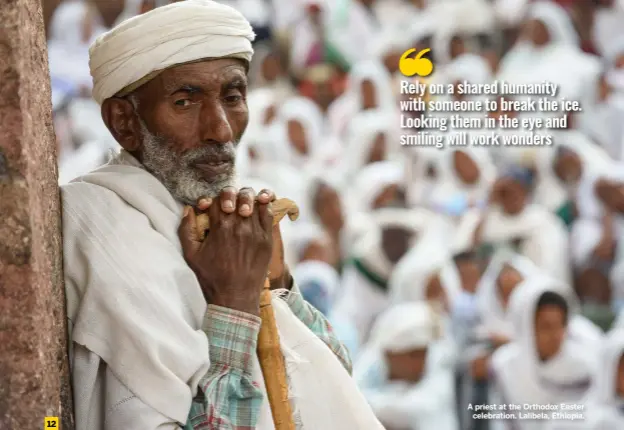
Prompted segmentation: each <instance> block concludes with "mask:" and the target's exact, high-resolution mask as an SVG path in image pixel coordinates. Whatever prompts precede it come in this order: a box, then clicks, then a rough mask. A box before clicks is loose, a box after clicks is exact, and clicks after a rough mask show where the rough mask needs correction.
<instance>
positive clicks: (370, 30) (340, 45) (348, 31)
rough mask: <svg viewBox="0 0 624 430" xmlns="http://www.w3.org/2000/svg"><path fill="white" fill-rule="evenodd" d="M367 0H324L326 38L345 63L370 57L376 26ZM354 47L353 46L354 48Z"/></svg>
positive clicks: (376, 32) (377, 27)
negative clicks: (325, 8) (326, 8)
mask: <svg viewBox="0 0 624 430" xmlns="http://www.w3.org/2000/svg"><path fill="white" fill-rule="evenodd" d="M372 3H373V2H371V1H369V0H334V1H330V2H327V5H328V13H327V17H326V21H325V28H326V34H327V40H328V42H329V43H331V45H332V46H333V47H334V48H335V49H336V51H337V52H338V53H339V54H340V55H341V56H342V57H343V58H344V59H345V61H346V63H347V64H349V65H353V64H355V63H356V62H357V61H359V60H360V59H362V58H365V59H366V58H370V57H371V55H372V49H373V47H374V41H375V37H376V35H377V34H378V33H379V26H378V24H377V21H376V19H375V16H374V14H373V11H372V10H371V9H370V7H369V6H370V4H372ZM355 46H357V49H354V47H355Z"/></svg>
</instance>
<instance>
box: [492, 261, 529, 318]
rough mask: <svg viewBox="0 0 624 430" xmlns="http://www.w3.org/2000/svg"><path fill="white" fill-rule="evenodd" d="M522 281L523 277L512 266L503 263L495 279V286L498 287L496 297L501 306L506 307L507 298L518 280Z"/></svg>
mask: <svg viewBox="0 0 624 430" xmlns="http://www.w3.org/2000/svg"><path fill="white" fill-rule="evenodd" d="M522 281H523V277H522V275H521V274H520V272H518V271H517V270H516V269H514V268H513V267H512V266H510V265H508V264H505V265H504V266H503V268H502V270H501V272H500V274H499V275H498V278H497V279H496V286H497V287H498V297H499V299H500V301H501V303H502V304H503V308H505V309H507V306H509V298H510V297H511V293H513V291H514V289H515V288H516V287H517V286H518V284H519V283H520V282H522Z"/></svg>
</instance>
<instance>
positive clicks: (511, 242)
mask: <svg viewBox="0 0 624 430" xmlns="http://www.w3.org/2000/svg"><path fill="white" fill-rule="evenodd" d="M532 189H533V179H532V175H531V174H530V173H529V172H528V171H527V170H525V169H520V168H516V167H513V168H510V169H509V170H508V171H507V173H506V174H504V175H503V176H502V177H501V178H499V180H498V181H497V182H496V184H495V185H494V188H493V190H492V195H491V198H490V203H489V205H488V207H487V208H486V209H485V210H479V209H475V210H472V211H469V212H467V213H466V214H465V215H464V216H463V217H462V219H461V221H460V225H459V227H458V230H457V234H458V236H459V237H460V238H462V237H470V235H472V240H473V241H474V244H476V245H490V246H493V247H495V248H512V249H514V250H515V251H516V252H518V253H519V254H521V255H524V256H525V257H527V258H529V259H530V260H531V261H533V262H534V263H535V264H536V265H537V266H538V267H540V268H542V269H543V270H545V271H546V272H547V273H548V274H550V275H551V276H554V277H555V278H557V279H561V280H563V281H564V282H566V283H569V282H570V281H571V271H570V267H569V266H570V264H569V257H568V254H569V250H568V248H569V247H568V232H567V230H566V227H565V225H564V224H563V222H562V221H561V220H560V219H559V218H558V217H557V216H556V215H555V214H553V213H551V212H550V211H549V210H548V209H546V208H544V207H542V206H539V205H537V204H535V203H533V202H532V196H531V192H532Z"/></svg>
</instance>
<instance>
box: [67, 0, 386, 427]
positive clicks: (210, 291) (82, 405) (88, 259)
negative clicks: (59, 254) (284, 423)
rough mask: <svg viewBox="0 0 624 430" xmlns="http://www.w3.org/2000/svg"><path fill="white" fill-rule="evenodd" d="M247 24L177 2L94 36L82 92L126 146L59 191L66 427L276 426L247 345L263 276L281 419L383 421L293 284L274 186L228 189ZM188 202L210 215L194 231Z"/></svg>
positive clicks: (243, 120)
mask: <svg viewBox="0 0 624 430" xmlns="http://www.w3.org/2000/svg"><path fill="white" fill-rule="evenodd" d="M253 37H254V34H253V32H252V29H251V27H250V25H249V23H248V22H247V21H246V20H245V19H244V18H243V17H242V15H240V14H239V13H238V12H236V11H235V10H234V9H232V8H230V7H227V6H224V5H220V4H218V3H215V2H213V1H209V0H187V1H184V2H179V3H174V4H171V5H169V6H165V7H162V8H159V9H155V10H153V11H151V12H148V13H146V14H144V15H141V16H139V17H135V18H133V19H131V20H128V21H126V22H124V23H122V24H120V25H119V26H117V27H116V28H114V29H113V30H111V31H110V32H108V33H106V34H104V35H102V36H101V37H100V38H99V39H98V40H97V41H96V42H95V43H94V45H93V46H92V47H91V51H90V56H91V61H90V66H91V73H92V75H93V80H94V88H93V95H94V98H95V99H96V101H97V102H98V103H100V104H101V106H102V117H103V119H104V122H105V123H106V125H107V127H108V129H109V130H110V132H111V133H112V135H113V136H114V137H115V139H116V140H117V142H119V144H120V145H121V146H122V147H123V150H122V152H121V153H120V154H119V155H118V156H116V157H115V158H114V159H113V160H112V161H111V162H109V163H108V164H107V165H105V166H103V167H100V168H99V169H97V170H95V171H94V172H91V173H89V174H87V175H85V176H83V177H81V178H78V179H77V180H75V181H72V182H71V183H69V184H67V185H65V186H63V187H62V199H63V229H64V255H65V282H66V288H67V298H68V315H69V330H70V336H71V348H70V355H71V364H72V373H73V383H74V399H75V417H76V428H77V429H78V430H99V429H114V430H151V429H163V430H164V429H174V428H175V429H178V428H182V427H183V428H185V429H245V430H248V429H261V430H265V429H273V428H275V425H274V423H273V420H272V415H271V410H270V406H269V402H268V401H267V394H266V388H265V381H264V378H263V376H262V372H261V371H260V367H259V361H258V359H257V355H256V345H257V341H258V333H259V327H260V319H259V317H258V315H259V295H260V290H261V288H262V285H263V282H264V278H265V276H266V274H267V272H269V273H270V274H271V278H272V286H273V287H274V288H276V289H278V291H276V292H275V295H274V297H273V308H274V311H275V316H276V320H277V325H278V328H279V331H280V341H281V343H282V344H281V350H282V353H283V354H284V357H285V361H286V370H287V375H288V384H289V387H288V389H289V394H290V398H291V403H292V406H293V410H294V417H293V421H294V422H295V423H297V426H298V427H301V426H303V428H306V429H311V430H317V429H319V430H320V429H323V430H327V429H329V430H331V429H336V430H338V429H340V430H343V429H381V428H382V427H381V425H380V424H379V423H378V421H377V420H376V418H375V417H374V415H373V413H372V411H371V410H370V408H369V407H368V405H367V403H366V401H365V399H364V398H363V396H362V395H361V394H360V392H359V391H358V390H357V388H356V385H355V383H354V382H353V380H352V379H351V377H350V375H349V373H348V369H349V367H350V362H349V358H348V354H347V351H346V350H345V349H344V347H343V346H342V345H341V344H340V342H339V341H338V340H336V338H335V336H334V335H333V333H332V330H331V328H330V326H329V324H328V323H327V322H326V320H325V319H324V318H323V316H322V315H321V314H320V313H319V312H317V311H315V310H314V309H313V308H312V307H311V306H310V305H309V304H307V303H306V302H305V301H303V299H302V298H301V297H300V295H299V294H297V290H296V287H295V286H294V283H293V280H292V279H291V277H290V275H289V271H288V270H287V268H286V267H285V266H284V263H283V258H281V255H282V251H283V249H281V246H282V245H281V239H280V235H279V229H273V228H272V214H271V211H270V208H269V206H268V204H269V203H270V201H271V200H272V199H273V198H274V196H273V195H272V193H271V192H270V191H267V190H264V191H262V192H261V193H260V194H259V195H257V196H256V195H255V193H254V191H253V190H251V189H245V188H243V189H241V190H237V189H235V188H234V185H235V182H234V160H235V155H236V151H235V149H236V144H237V142H238V141H239V140H240V138H241V135H242V134H243V132H244V130H245V127H246V125H247V119H248V112H247V106H246V101H245V95H246V71H247V66H248V64H249V61H250V59H251V56H252V53H253V51H252V48H251V41H252V40H253ZM185 205H186V206H185ZM191 206H193V207H194V209H191ZM196 211H207V212H208V214H209V216H210V223H211V229H210V231H209V233H208V237H207V239H206V240H205V241H204V242H203V243H200V242H197V241H196V240H195V236H194V230H195V227H196V218H195V216H196V215H195V214H196ZM181 220H182V221H181ZM274 235H275V236H274ZM273 237H276V239H278V240H277V241H276V243H275V246H273V242H274V241H273ZM289 288H290V289H291V290H292V291H290V292H288V291H285V290H288V289H289Z"/></svg>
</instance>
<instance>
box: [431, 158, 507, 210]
mask: <svg viewBox="0 0 624 430" xmlns="http://www.w3.org/2000/svg"><path fill="white" fill-rule="evenodd" d="M456 152H463V153H464V154H466V155H468V157H470V159H471V160H472V161H473V162H474V163H475V164H476V165H477V168H478V169H479V178H478V180H477V182H476V183H475V184H467V183H465V182H463V181H462V179H461V178H460V177H459V175H458V173H457V170H456V169H455V164H454V155H455V153H456ZM437 161H438V163H436V164H437V172H438V178H437V181H436V185H434V188H433V191H432V198H431V200H430V202H429V204H432V205H433V207H434V208H436V210H437V211H439V212H443V211H444V210H445V205H446V204H448V203H450V202H451V201H452V200H453V199H457V198H461V199H463V200H465V203H466V206H465V209H469V208H470V207H476V206H479V205H481V204H484V203H485V202H486V201H487V199H488V196H489V194H490V189H491V187H492V184H493V183H494V180H495V179H496V167H495V166H494V162H493V161H492V157H491V154H490V152H489V151H488V150H487V149H485V148H480V147H474V146H470V147H450V148H446V150H445V151H442V154H441V156H440V157H438V160H437Z"/></svg>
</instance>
